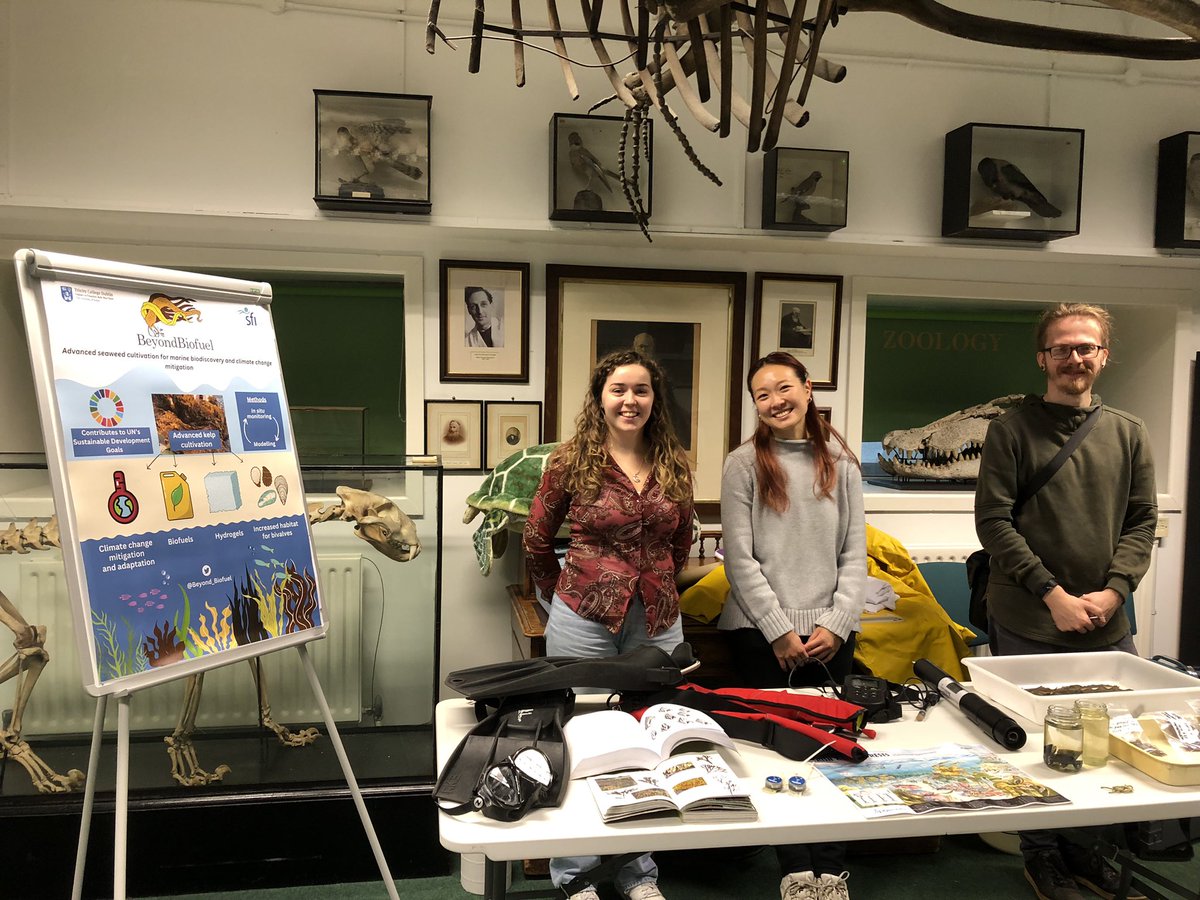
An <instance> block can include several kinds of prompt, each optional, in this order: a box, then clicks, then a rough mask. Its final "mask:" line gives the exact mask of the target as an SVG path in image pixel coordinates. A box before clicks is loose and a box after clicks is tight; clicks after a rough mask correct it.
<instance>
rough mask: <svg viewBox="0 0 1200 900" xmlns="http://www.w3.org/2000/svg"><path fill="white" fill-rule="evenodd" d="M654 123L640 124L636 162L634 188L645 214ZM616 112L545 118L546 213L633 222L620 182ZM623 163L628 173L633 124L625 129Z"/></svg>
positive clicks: (650, 192)
mask: <svg viewBox="0 0 1200 900" xmlns="http://www.w3.org/2000/svg"><path fill="white" fill-rule="evenodd" d="M653 126H654V123H653V122H652V121H650V120H647V121H646V123H645V129H646V132H645V134H646V137H645V147H643V148H641V149H642V150H644V154H643V156H642V157H641V159H640V161H639V163H638V177H637V184H638V190H639V192H640V194H641V199H642V206H643V207H644V208H645V210H646V215H647V217H649V216H650V214H651V213H652V212H653V199H654V178H653V168H654V167H653V165H652V164H653V161H654V128H653ZM624 127H625V120H624V119H623V118H622V117H621V116H580V115H576V114H574V113H555V114H554V115H553V116H552V117H551V119H550V218H551V219H552V220H554V221H565V222H624V223H628V224H631V225H632V224H636V223H637V218H636V217H635V216H634V214H633V211H632V210H631V209H630V208H629V203H628V201H627V200H626V198H625V191H624V189H623V188H622V187H621V176H620V174H619V173H620V168H619V166H620V161H619V158H618V157H619V152H618V151H619V148H620V142H621V129H622V128H624ZM627 140H628V143H627V146H626V148H625V166H626V169H627V170H628V171H629V172H630V174H632V172H633V170H634V157H635V156H636V155H637V153H638V152H639V148H638V147H636V146H635V145H634V139H633V129H632V128H630V130H629V133H628V138H627Z"/></svg>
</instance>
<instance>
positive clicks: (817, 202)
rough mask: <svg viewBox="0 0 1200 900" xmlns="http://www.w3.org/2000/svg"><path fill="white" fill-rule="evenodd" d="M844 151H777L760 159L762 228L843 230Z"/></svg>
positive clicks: (846, 154) (846, 164) (847, 166)
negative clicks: (761, 170)
mask: <svg viewBox="0 0 1200 900" xmlns="http://www.w3.org/2000/svg"><path fill="white" fill-rule="evenodd" d="M849 185H850V153H849V151H847V150H806V149H800V148H793V147H776V148H774V149H773V150H769V151H767V154H766V156H765V157H764V158H763V185H762V227H763V228H767V229H771V228H774V229H780V230H784V231H813V232H824V233H828V232H830V231H837V230H838V229H839V228H845V227H846V206H847V202H846V201H847V194H848V192H849Z"/></svg>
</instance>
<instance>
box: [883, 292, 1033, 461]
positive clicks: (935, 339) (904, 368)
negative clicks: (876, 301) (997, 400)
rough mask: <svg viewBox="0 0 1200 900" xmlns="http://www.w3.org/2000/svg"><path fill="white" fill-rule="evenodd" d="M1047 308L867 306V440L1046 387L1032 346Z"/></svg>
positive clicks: (940, 303) (939, 304) (939, 303)
mask: <svg viewBox="0 0 1200 900" xmlns="http://www.w3.org/2000/svg"><path fill="white" fill-rule="evenodd" d="M869 302H870V301H868V303H869ZM951 302H952V301H951ZM964 302H965V301H964ZM1040 312H1041V311H1040V310H1039V309H1033V310H1029V311H1022V310H1015V311H1014V310H987V309H970V310H961V311H960V310H956V309H955V308H954V307H953V306H950V305H947V304H946V303H945V302H943V301H938V305H937V306H936V307H934V306H925V307H919V306H894V305H891V304H887V305H879V306H876V307H875V308H872V307H871V306H870V305H868V309H867V346H866V357H867V358H866V375H865V381H864V394H865V396H864V397H863V440H864V441H880V440H882V439H883V436H884V435H885V434H887V432H889V431H892V430H893V429H896V428H913V427H915V426H917V425H924V424H926V423H928V422H932V421H933V420H935V419H940V418H941V417H942V416H945V415H948V414H949V413H952V412H954V411H955V410H956V409H962V408H964V407H967V406H973V405H975V404H977V403H983V402H984V401H986V400H991V399H992V398H993V397H1001V396H1003V395H1005V394H1024V393H1031V392H1041V391H1044V390H1045V387H1046V382H1045V376H1043V375H1042V374H1041V372H1039V371H1038V369H1037V364H1036V361H1035V359H1034V347H1033V330H1034V326H1035V325H1036V323H1037V319H1038V316H1039V315H1040Z"/></svg>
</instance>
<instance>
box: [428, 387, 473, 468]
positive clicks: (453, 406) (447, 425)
mask: <svg viewBox="0 0 1200 900" xmlns="http://www.w3.org/2000/svg"><path fill="white" fill-rule="evenodd" d="M425 453H426V454H427V455H433V454H436V455H438V456H440V457H441V458H442V468H445V469H482V468H483V401H482V400H426V401H425Z"/></svg>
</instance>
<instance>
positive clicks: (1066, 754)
mask: <svg viewBox="0 0 1200 900" xmlns="http://www.w3.org/2000/svg"><path fill="white" fill-rule="evenodd" d="M1044 726H1045V736H1044V738H1043V741H1042V759H1043V760H1044V761H1045V763H1046V765H1047V766H1049V767H1050V768H1051V769H1054V770H1055V771H1058V772H1078V771H1079V770H1080V769H1081V768H1082V767H1083V723H1082V722H1081V721H1080V720H1079V713H1078V712H1076V710H1075V707H1073V706H1065V705H1058V704H1054V705H1051V706H1050V707H1049V708H1047V710H1046V721H1045V723H1044Z"/></svg>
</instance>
